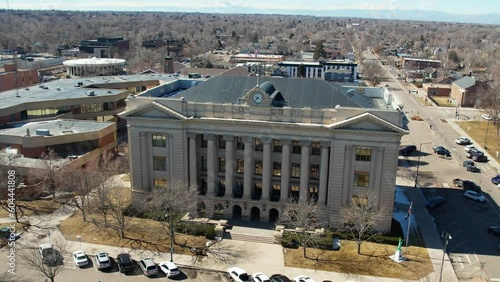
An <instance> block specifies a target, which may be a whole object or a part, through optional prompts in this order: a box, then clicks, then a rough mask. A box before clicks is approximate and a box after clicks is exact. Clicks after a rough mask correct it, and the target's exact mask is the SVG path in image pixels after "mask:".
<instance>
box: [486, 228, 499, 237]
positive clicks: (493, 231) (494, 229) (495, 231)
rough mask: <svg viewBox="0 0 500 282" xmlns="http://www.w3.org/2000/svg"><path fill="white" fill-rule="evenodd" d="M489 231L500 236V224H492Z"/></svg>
mask: <svg viewBox="0 0 500 282" xmlns="http://www.w3.org/2000/svg"><path fill="white" fill-rule="evenodd" d="M488 233H489V234H491V235H495V236H497V237H500V226H491V227H490V228H488Z"/></svg>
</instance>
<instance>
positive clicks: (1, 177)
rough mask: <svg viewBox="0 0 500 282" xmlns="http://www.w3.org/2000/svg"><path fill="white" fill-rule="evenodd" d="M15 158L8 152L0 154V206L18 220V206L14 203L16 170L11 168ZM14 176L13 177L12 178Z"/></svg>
mask: <svg viewBox="0 0 500 282" xmlns="http://www.w3.org/2000/svg"><path fill="white" fill-rule="evenodd" d="M15 161H16V159H15V158H14V157H13V156H12V155H9V154H1V155H0V207H1V208H2V209H4V210H5V211H6V212H8V213H9V215H10V216H11V217H12V216H13V217H14V219H15V220H16V222H19V213H20V210H19V206H18V205H17V204H16V199H17V197H16V196H15V189H16V186H17V184H18V183H16V181H15V179H16V178H18V175H17V173H18V172H17V171H16V170H14V169H12V168H13V165H14V163H15ZM12 178H14V179H12Z"/></svg>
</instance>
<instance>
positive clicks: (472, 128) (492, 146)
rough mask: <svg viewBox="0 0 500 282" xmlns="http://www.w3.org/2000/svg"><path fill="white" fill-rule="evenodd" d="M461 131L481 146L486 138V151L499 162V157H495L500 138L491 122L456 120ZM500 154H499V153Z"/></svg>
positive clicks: (499, 146)
mask: <svg viewBox="0 0 500 282" xmlns="http://www.w3.org/2000/svg"><path fill="white" fill-rule="evenodd" d="M456 124H457V125H458V126H460V128H462V130H463V131H465V132H467V134H468V135H469V136H470V137H471V138H472V139H473V140H474V141H475V143H477V144H479V145H481V146H483V148H484V141H485V139H486V146H487V147H488V149H487V151H488V153H490V155H491V156H492V157H493V158H494V159H495V160H496V161H497V162H500V157H497V154H496V152H497V151H500V138H499V137H497V135H496V133H497V132H496V128H495V125H494V124H493V122H489V126H488V122H487V121H458V122H456ZM486 127H488V138H486ZM499 156H500V155H499Z"/></svg>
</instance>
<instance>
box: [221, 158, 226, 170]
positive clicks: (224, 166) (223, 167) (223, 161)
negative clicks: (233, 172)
mask: <svg viewBox="0 0 500 282" xmlns="http://www.w3.org/2000/svg"><path fill="white" fill-rule="evenodd" d="M219 171H220V172H224V171H226V160H225V159H224V158H219Z"/></svg>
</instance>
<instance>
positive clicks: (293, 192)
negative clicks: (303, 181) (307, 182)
mask: <svg viewBox="0 0 500 282" xmlns="http://www.w3.org/2000/svg"><path fill="white" fill-rule="evenodd" d="M299 190H300V187H299V186H298V185H292V187H291V188H290V199H291V200H292V201H293V202H298V201H299Z"/></svg>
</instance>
